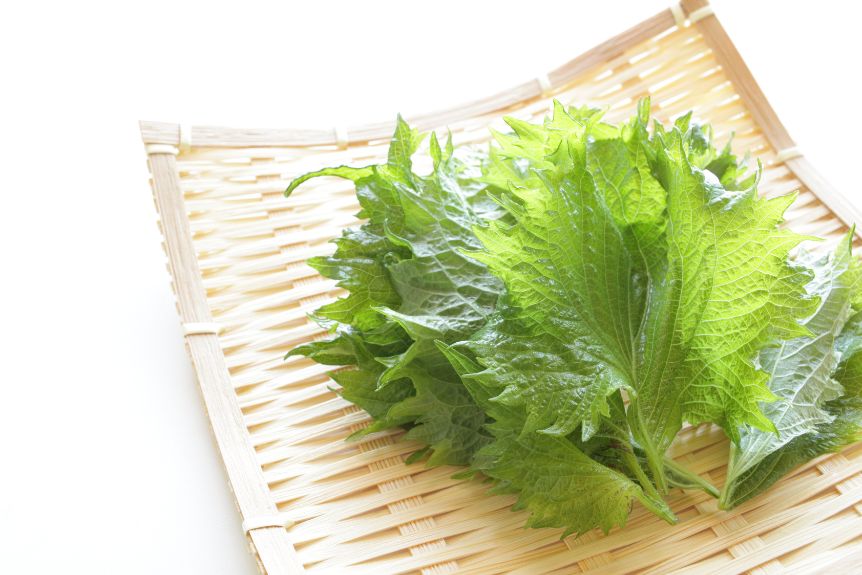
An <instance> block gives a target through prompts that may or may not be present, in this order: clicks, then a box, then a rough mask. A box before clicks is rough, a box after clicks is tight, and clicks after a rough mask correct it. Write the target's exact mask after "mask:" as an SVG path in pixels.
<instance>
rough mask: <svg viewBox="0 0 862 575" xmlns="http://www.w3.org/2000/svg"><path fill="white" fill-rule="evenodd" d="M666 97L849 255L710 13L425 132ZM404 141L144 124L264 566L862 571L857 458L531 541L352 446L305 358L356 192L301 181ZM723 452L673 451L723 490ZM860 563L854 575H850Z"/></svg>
mask: <svg viewBox="0 0 862 575" xmlns="http://www.w3.org/2000/svg"><path fill="white" fill-rule="evenodd" d="M647 94H649V95H651V96H652V102H653V106H654V110H653V112H654V114H655V115H656V116H657V117H658V118H660V119H662V120H667V119H669V118H671V117H673V116H675V115H677V114H680V113H682V112H684V111H686V110H688V109H693V110H694V111H695V115H696V117H698V118H701V119H704V120H708V121H710V122H712V123H713V124H714V126H715V127H716V129H717V135H718V137H719V139H725V138H727V137H728V136H729V134H730V132H735V134H736V139H735V143H734V145H735V146H736V147H737V149H739V150H746V149H750V150H752V151H753V152H754V153H755V154H756V155H757V156H758V157H760V158H761V159H762V160H763V162H764V164H765V171H764V178H763V183H762V187H761V189H762V191H763V193H765V194H767V195H772V194H783V193H787V192H790V191H792V190H795V189H799V190H801V194H800V196H799V199H798V201H797V203H796V204H795V205H794V207H793V208H791V211H790V212H789V214H788V217H789V219H790V220H791V224H792V225H793V226H794V227H795V229H797V230H798V231H800V232H805V233H808V232H810V233H814V234H818V235H821V236H825V237H827V238H829V239H830V240H832V241H836V240H837V238H838V237H840V235H841V234H843V233H844V232H845V231H846V229H847V225H848V224H849V223H850V222H851V221H857V222H862V214H860V212H859V211H858V210H855V209H854V208H853V206H852V205H851V204H850V203H848V202H847V201H846V200H844V199H843V198H842V197H841V196H840V195H837V194H836V193H835V192H834V191H833V190H831V189H830V188H829V187H828V186H827V184H826V183H825V182H824V180H823V179H822V178H821V177H820V176H818V175H817V173H816V172H815V171H814V169H813V168H812V167H811V165H810V164H809V163H808V161H807V160H806V159H805V158H804V157H803V156H801V155H800V154H799V153H798V151H797V149H796V148H795V144H794V142H793V140H792V139H791V138H790V136H789V135H788V133H787V131H786V130H785V129H784V127H783V126H782V124H781V122H780V121H779V120H778V117H777V116H776V115H775V112H774V111H773V110H772V108H771V107H770V106H769V104H768V103H767V101H766V99H765V98H764V96H763V94H762V93H761V91H760V89H759V88H758V87H757V84H756V83H755V81H754V79H753V78H752V76H751V74H750V72H749V71H748V69H747V68H746V66H745V64H744V63H743V61H742V59H741V58H740V56H739V54H738V53H737V51H736V49H735V48H734V47H733V45H732V43H731V42H730V39H729V38H728V36H727V34H726V33H725V31H724V30H723V28H722V27H721V24H720V23H719V21H718V20H717V19H716V18H715V16H714V15H713V14H712V10H711V8H710V7H709V6H707V5H706V4H705V3H704V2H702V1H701V0H685V1H684V2H683V3H682V5H681V6H674V7H673V8H671V9H668V10H665V11H663V12H661V13H659V14H656V15H655V16H653V17H652V18H650V19H648V20H646V21H644V22H642V23H641V24H639V25H638V26H635V27H634V28H631V29H629V30H626V31H625V32H623V33H622V34H620V35H618V36H616V37H614V38H612V39H610V40H608V41H607V42H605V43H604V44H601V45H599V46H597V47H596V48H594V49H593V50H591V51H589V52H587V53H585V54H583V55H581V56H579V57H577V58H575V59H574V60H572V61H570V62H568V63H566V64H564V65H563V66H561V67H559V68H557V69H556V70H553V71H551V72H550V73H549V74H547V76H543V77H541V78H539V79H536V80H530V81H528V82H525V83H523V84H520V85H518V86H515V87H514V88H512V89H511V90H509V91H507V92H504V93H500V94H496V95H494V96H491V97H489V98H486V99H483V100H479V101H475V102H471V103H469V104H466V105H464V106H460V107H458V108H455V109H451V110H446V111H442V112H438V113H434V114H429V115H425V116H420V117H414V118H410V121H411V123H412V124H413V125H414V126H416V127H419V128H420V129H422V130H431V129H444V128H446V127H448V128H450V129H451V130H452V132H453V135H454V137H455V139H456V141H460V142H465V141H470V142H479V141H482V139H483V138H485V137H486V134H487V131H486V127H487V125H488V124H493V123H498V122H499V121H500V117H501V116H502V115H503V114H510V115H514V116H516V117H520V118H528V119H530V118H538V117H541V116H542V115H544V113H545V112H546V111H547V110H548V106H549V102H550V98H551V97H555V98H558V99H559V100H561V101H562V102H564V103H599V104H604V105H610V110H609V112H608V116H609V117H610V118H611V119H612V120H620V119H621V118H622V117H623V116H627V115H628V114H629V113H630V112H631V110H632V109H633V107H634V103H635V102H636V100H637V99H638V98H639V97H641V96H644V95H647ZM391 130H392V125H391V124H388V123H387V124H374V125H366V126H359V127H350V128H349V129H348V130H342V129H337V130H239V129H226V128H213V127H198V126H195V127H193V128H190V129H189V128H187V127H185V126H178V125H175V124H164V123H154V122H143V123H142V124H141V131H142V133H143V139H144V142H145V144H146V148H147V152H148V156H149V165H150V170H151V173H152V186H153V190H154V193H155V198H156V204H157V207H158V210H159V212H160V214H161V228H162V232H163V234H164V238H165V249H166V251H167V254H168V259H169V262H170V271H171V274H172V276H173V285H174V289H175V291H176V295H177V300H178V308H179V314H180V317H181V319H182V322H183V324H184V326H185V330H186V333H187V336H188V337H187V338H186V342H187V345H188V349H189V352H190V355H191V358H192V361H193V363H194V366H195V369H196V372H197V377H198V381H199V383H200V387H201V390H202V392H203V397H204V401H205V404H206V409H207V410H208V412H209V416H210V419H211V421H212V427H213V430H214V433H215V438H216V441H217V443H218V447H219V450H220V451H221V455H222V458H223V459H224V463H225V466H226V468H227V472H228V477H229V480H230V484H231V486H232V489H233V491H234V494H235V496H236V501H237V504H238V507H239V510H240V512H241V514H242V518H243V527H244V529H245V531H246V533H247V534H248V537H249V540H250V542H251V546H252V549H253V550H254V552H255V553H256V554H257V556H258V558H259V564H260V567H261V570H262V571H263V572H265V573H269V574H270V575H276V574H283V573H289V574H293V575H296V574H300V573H309V574H333V575H335V574H369V575H390V574H403V573H409V574H416V573H421V574H423V575H431V574H443V573H463V574H476V575H478V574H495V573H519V574H546V573H547V574H557V575H561V574H564V573H565V574H569V573H594V574H598V573H602V574H622V573H643V574H646V573H651V574H665V573H672V572H679V573H687V574H700V573H703V574H719V573H727V574H730V573H762V574H768V573H783V574H789V573H817V572H821V571H822V570H828V571H831V572H832V573H849V572H862V516H860V514H862V445H856V446H852V447H850V448H848V449H846V450H845V451H843V452H842V453H839V454H835V455H831V456H827V457H823V458H821V459H819V460H816V461H814V462H811V463H810V464H808V465H807V466H805V467H803V468H801V469H798V470H796V471H795V472H794V473H793V474H792V476H790V477H788V478H786V479H785V480H784V481H782V482H780V483H779V484H777V485H776V486H775V487H774V488H773V489H771V490H770V491H769V492H768V493H767V494H765V495H764V496H761V497H759V498H757V499H755V500H752V501H749V502H747V503H746V504H744V505H742V506H741V507H739V508H738V509H735V510H734V511H732V512H723V511H719V510H717V508H716V503H715V500H713V499H710V498H708V497H707V496H705V495H704V494H702V493H696V492H685V493H683V492H679V491H676V492H675V493H674V494H673V495H672V497H671V499H670V504H671V505H672V507H673V509H674V511H675V512H676V514H677V515H678V516H679V517H680V519H681V521H680V523H679V524H678V525H676V526H669V525H666V524H664V523H662V522H661V521H660V520H658V519H656V518H655V517H653V516H652V515H648V514H647V513H646V512H645V511H644V510H643V509H641V508H638V507H636V508H635V509H634V510H633V513H632V516H631V518H630V520H629V524H628V525H627V526H626V527H625V529H621V530H620V529H618V530H614V531H612V532H611V533H610V534H609V535H607V536H604V535H602V534H601V533H597V532H595V533H589V534H587V535H585V536H582V537H580V538H574V537H569V538H567V539H565V540H560V532H559V531H557V530H553V529H541V530H524V529H522V528H521V525H523V523H524V516H523V514H522V513H520V512H512V511H510V510H509V506H510V505H511V504H512V502H513V501H512V499H511V498H508V497H503V496H493V497H492V496H488V495H486V494H485V493H484V492H485V490H486V487H485V486H483V485H481V484H480V483H478V482H476V481H456V480H453V479H452V478H451V474H452V472H453V469H451V468H437V469H426V468H425V467H423V465H422V464H414V465H410V466H408V465H405V464H404V458H405V456H406V455H407V454H408V453H410V452H411V450H412V449H414V447H415V446H413V445H410V444H408V443H405V442H403V441H397V439H398V435H399V434H398V433H397V432H393V433H384V434H378V435H377V436H372V437H369V438H367V439H365V440H363V441H361V442H359V443H345V442H344V438H345V437H346V436H347V435H348V434H349V433H351V432H352V431H354V430H356V429H358V428H360V427H362V426H363V425H366V423H367V418H366V416H365V415H364V414H363V413H361V412H359V411H358V410H357V409H356V408H354V407H352V406H351V405H349V404H347V403H346V402H345V401H343V400H341V399H340V398H339V397H338V396H337V395H336V394H334V393H333V392H332V391H330V390H329V386H330V385H332V384H331V381H330V380H329V379H328V377H327V375H326V371H327V369H328V368H326V367H323V366H319V365H316V364H314V363H313V362H311V361H310V360H307V359H305V358H301V357H294V358H291V359H289V360H288V361H284V359H283V357H284V355H285V353H286V352H287V351H288V350H289V349H291V348H292V347H293V346H295V345H296V344H298V343H301V342H304V341H307V340H310V339H314V338H319V337H322V335H323V334H322V333H321V330H320V329H319V328H318V327H317V326H316V325H315V324H313V323H312V322H310V321H309V320H308V319H306V313H308V312H309V311H312V310H313V309H315V308H316V307H317V306H319V305H320V304H321V303H324V302H327V301H331V300H332V299H333V298H336V297H338V296H339V291H338V290H337V289H335V287H334V285H333V282H331V281H329V280H324V279H323V278H321V277H320V276H318V275H317V274H316V272H314V271H313V270H312V269H311V268H309V267H307V266H306V265H305V263H304V262H305V260H306V259H307V258H309V257H310V256H314V255H319V254H324V253H328V252H330V251H331V249H332V246H331V245H330V244H328V243H327V242H328V240H330V239H332V238H333V237H335V236H337V235H338V234H339V233H340V231H341V230H342V229H343V228H344V227H345V226H349V225H352V224H354V223H355V219H354V218H353V214H354V213H355V212H356V211H357V205H356V201H355V198H354V196H353V192H352V186H351V184H350V183H349V182H344V181H340V180H334V179H322V180H315V181H313V182H311V183H309V184H307V185H305V186H303V187H302V188H300V190H299V191H298V192H297V193H295V194H294V195H293V196H292V197H291V198H290V200H289V201H288V200H286V199H285V198H284V197H283V196H282V191H283V190H284V188H285V186H286V185H287V183H288V181H289V180H290V179H291V178H292V177H294V176H295V175H298V174H300V173H303V172H306V171H309V170H312V169H315V168H317V167H320V166H327V165H337V164H341V163H357V164H367V163H372V162H377V161H379V160H380V158H382V157H384V156H385V152H386V148H387V145H388V137H389V135H390V133H391ZM726 452H727V443H726V440H725V439H723V436H722V434H721V432H720V431H718V430H717V429H715V428H712V427H709V426H701V427H698V428H688V429H686V430H685V431H684V432H683V433H682V435H681V437H680V440H679V441H678V442H677V444H676V445H675V447H674V455H675V456H676V457H678V458H679V459H680V460H681V461H683V462H684V463H685V465H686V466H687V467H689V468H691V469H693V470H694V471H696V472H699V473H702V474H704V475H706V476H708V477H709V478H710V479H711V480H712V481H714V482H716V483H718V484H721V482H722V481H723V479H724V477H723V476H724V461H725V458H726ZM854 566H856V567H855V568H854Z"/></svg>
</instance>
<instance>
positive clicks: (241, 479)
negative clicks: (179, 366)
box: [149, 154, 303, 575]
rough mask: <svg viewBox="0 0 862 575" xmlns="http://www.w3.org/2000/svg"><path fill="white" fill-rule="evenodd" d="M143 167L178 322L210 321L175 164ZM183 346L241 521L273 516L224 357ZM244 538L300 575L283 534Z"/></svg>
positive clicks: (169, 159) (267, 560)
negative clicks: (146, 170) (147, 172)
mask: <svg viewBox="0 0 862 575" xmlns="http://www.w3.org/2000/svg"><path fill="white" fill-rule="evenodd" d="M149 162H150V170H151V172H152V187H153V192H154V195H155V198H156V205H157V207H158V210H159V214H160V215H161V228H162V233H163V234H164V237H165V248H166V251H167V255H168V264H169V266H170V268H171V276H172V277H173V278H174V291H175V292H176V295H177V308H178V310H179V314H180V319H181V320H182V321H183V322H184V323H191V322H203V323H209V322H212V316H211V315H210V312H209V309H208V308H207V304H206V296H205V294H204V290H203V285H202V282H201V276H200V270H199V268H198V264H197V259H196V257H195V252H194V246H193V244H192V238H191V231H190V230H189V225H188V221H187V220H186V219H185V213H186V212H185V208H184V206H183V197H182V192H181V190H180V183H179V178H178V175H177V165H176V159H175V157H174V156H173V155H171V154H150V156H149ZM186 344H187V346H188V349H189V354H190V355H191V358H192V361H193V363H194V367H195V372H196V373H197V376H198V383H199V385H200V389H201V393H202V395H203V398H204V403H205V405H206V409H207V412H208V413H209V415H210V421H211V423H212V428H213V434H214V436H215V439H216V443H217V444H218V447H219V451H220V452H221V455H222V461H223V462H224V465H225V469H226V471H227V475H228V480H229V482H230V486H231V490H232V491H233V493H234V496H235V497H236V501H237V506H238V507H239V511H240V513H241V514H242V517H243V519H248V518H251V517H258V516H261V515H272V514H273V513H275V512H277V508H276V506H275V505H274V504H273V501H272V499H271V497H270V494H269V490H268V489H267V486H266V482H265V481H264V480H263V475H262V473H261V471H260V467H259V466H258V465H257V463H256V462H255V461H254V450H253V449H252V447H251V444H250V441H249V437H248V432H247V430H246V427H245V425H244V424H243V422H242V415H241V413H240V410H239V406H238V405H237V402H236V396H235V395H234V393H233V386H232V385H231V382H230V377H229V376H228V373H227V368H226V367H225V361H224V356H223V355H222V353H221V349H220V348H219V345H218V336H217V335H199V336H194V337H191V338H189V339H187V341H186ZM250 537H251V541H252V543H253V544H254V547H255V549H256V550H257V554H258V555H259V556H260V559H261V561H262V562H263V563H264V564H265V565H266V566H267V571H268V572H269V573H270V574H272V575H275V574H282V573H283V574H286V575H287V574H298V573H302V572H303V568H302V564H301V563H300V561H299V559H298V557H297V556H296V552H295V550H294V548H293V546H292V545H291V544H290V541H288V538H287V532H286V531H285V530H284V529H281V528H269V529H259V530H256V531H253V532H252V533H251V534H250Z"/></svg>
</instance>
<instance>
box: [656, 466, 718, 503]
mask: <svg viewBox="0 0 862 575" xmlns="http://www.w3.org/2000/svg"><path fill="white" fill-rule="evenodd" d="M664 465H665V468H667V469H668V470H670V472H671V481H670V482H671V483H672V484H674V483H675V484H676V485H675V487H680V488H682V489H691V488H698V489H702V490H703V491H705V492H707V493H708V494H710V495H712V496H713V497H718V496H719V491H718V488H717V487H716V486H715V485H713V484H712V483H710V482H709V481H707V480H706V479H704V478H703V477H701V476H700V475H698V474H697V473H694V472H692V471H689V470H688V469H686V468H685V467H683V466H682V465H680V464H679V463H677V462H676V461H674V460H672V459H671V458H669V457H667V458H665V460H664ZM674 478H680V479H682V480H683V481H674Z"/></svg>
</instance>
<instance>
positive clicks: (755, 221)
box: [286, 100, 862, 533]
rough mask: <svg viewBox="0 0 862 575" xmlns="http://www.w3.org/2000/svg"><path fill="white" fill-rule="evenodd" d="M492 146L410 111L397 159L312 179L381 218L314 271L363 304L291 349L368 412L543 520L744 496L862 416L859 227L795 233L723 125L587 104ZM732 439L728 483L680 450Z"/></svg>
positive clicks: (850, 434)
mask: <svg viewBox="0 0 862 575" xmlns="http://www.w3.org/2000/svg"><path fill="white" fill-rule="evenodd" d="M506 121H507V124H508V125H509V127H510V128H511V131H509V132H507V133H498V132H494V134H493V135H494V138H495V140H496V143H495V144H493V145H491V146H490V147H489V148H487V149H476V148H472V147H458V148H455V147H454V146H453V144H452V140H451V137H450V138H449V139H448V141H447V142H446V143H445V144H442V145H441V143H440V142H439V141H438V140H437V138H436V136H435V135H434V134H432V135H431V140H430V146H429V147H430V155H431V160H432V162H433V169H432V170H431V172H430V174H428V175H419V174H417V173H415V171H414V168H413V164H412V157H413V156H414V154H415V153H416V152H417V150H418V147H419V145H420V143H421V141H422V138H421V137H420V135H419V134H418V133H417V132H416V131H415V130H412V129H411V128H410V127H409V126H408V125H407V124H406V123H405V122H404V121H403V120H402V119H401V118H399V119H398V122H397V126H396V130H395V134H394V136H393V138H392V141H391V144H390V148H389V156H388V159H387V162H386V163H385V164H380V165H373V166H367V167H360V168H356V167H348V166H339V167H333V168H326V169H323V170H320V171H318V172H314V173H310V174H306V175H304V176H301V177H299V178H297V179H296V180H295V181H293V182H292V183H291V184H290V187H289V188H288V190H287V192H286V193H287V194H288V195H289V194H290V192H292V191H293V190H294V189H295V188H296V187H297V186H299V185H301V184H302V183H303V182H305V181H306V180H308V179H310V178H314V177H319V176H336V177H341V178H347V179H349V180H351V181H353V182H354V184H355V187H356V194H357V197H358V199H359V203H360V206H361V211H360V213H359V214H358V216H359V217H360V218H362V219H363V220H365V223H363V224H362V225H361V226H360V227H358V228H354V229H349V230H347V231H345V232H344V234H343V235H342V236H341V237H340V238H338V239H337V240H335V243H336V250H335V252H334V253H333V255H331V256H328V257H322V258H315V259H313V260H311V261H309V264H310V265H312V266H313V267H314V268H315V269H317V270H318V271H319V272H320V273H321V274H322V275H324V276H325V277H328V278H331V279H334V280H337V282H338V285H339V286H341V287H342V288H344V289H345V290H347V292H348V295H347V296H346V297H344V298H342V299H339V300H337V301H335V302H333V303H330V304H328V305H325V306H323V307H321V308H320V309H318V310H317V312H316V313H315V316H314V317H315V319H316V320H317V321H318V322H320V323H321V325H323V326H325V327H326V328H327V329H329V330H330V331H331V333H332V337H331V338H329V339H328V340H325V341H318V342H313V343H309V344H305V345H302V346H300V347H298V348H296V349H295V350H293V351H292V352H291V354H301V355H305V356H308V357H310V358H312V359H314V360H315V361H317V362H320V363H323V364H329V365H337V366H349V367H347V368H346V369H341V370H338V371H335V372H334V373H333V374H332V377H333V379H334V380H335V381H336V382H337V383H338V384H339V385H340V388H341V389H340V393H341V394H342V395H343V397H344V398H346V399H347V400H349V401H351V402H353V403H355V404H356V405H358V406H359V407H361V408H362V409H364V410H365V411H367V412H368V413H369V414H370V415H371V416H372V417H373V419H374V421H373V423H372V424H371V425H370V426H369V427H368V428H366V429H364V430H362V431H361V432H359V435H364V434H368V433H373V432H375V431H380V430H383V429H387V428H391V427H396V426H401V427H404V428H406V429H407V433H406V437H407V438H409V439H413V440H416V441H418V442H420V443H421V444H422V445H423V446H424V447H423V448H422V449H420V450H419V451H417V452H416V453H414V454H413V455H412V456H411V458H410V460H419V459H425V460H426V461H427V464H428V465H441V464H450V465H460V466H465V467H466V470H465V472H464V475H467V476H468V475H472V474H474V473H480V474H482V475H484V476H485V477H487V478H490V479H491V480H492V481H493V482H494V484H495V486H494V490H496V491H498V492H507V493H514V494H516V495H517V496H518V504H517V507H521V508H526V509H527V510H529V511H530V518H529V520H528V525H529V526H533V527H560V528H563V529H564V530H565V532H566V533H583V532H585V531H587V530H590V529H593V528H595V527H600V528H602V529H603V530H605V531H607V530H608V529H610V528H612V527H614V526H617V525H622V524H624V523H625V520H626V518H627V516H628V514H629V511H630V508H631V505H632V503H633V501H634V500H637V501H639V502H640V503H641V504H643V505H644V506H645V507H646V508H648V509H649V510H651V511H652V512H654V513H655V514H656V515H658V516H660V517H662V518H664V519H666V520H667V521H669V522H673V521H674V520H675V518H674V515H673V512H672V511H671V509H670V508H669V507H668V506H667V504H666V503H665V501H664V499H663V495H664V494H665V493H666V492H667V491H668V489H670V488H672V487H682V488H686V489H692V488H694V489H703V490H705V491H707V492H708V493H710V494H712V495H715V496H717V497H720V502H721V504H722V505H723V506H725V507H731V506H733V505H736V504H738V503H740V502H741V501H743V500H745V499H747V498H749V497H752V496H754V495H756V494H758V493H760V492H761V491H763V490H764V489H766V488H767V487H768V486H769V485H771V484H772V483H773V482H775V481H776V480H777V479H778V478H780V477H781V476H782V475H784V474H785V473H786V472H787V471H789V470H790V469H792V468H793V467H794V466H796V465H798V464H800V463H802V462H804V461H807V460H809V459H811V458H813V457H815V456H817V455H819V454H822V453H825V452H828V451H833V450H835V449H838V448H840V447H842V446H843V445H846V444H847V443H849V442H852V441H855V440H856V439H857V437H858V436H859V435H860V429H862V351H860V350H862V314H860V313H859V312H858V310H860V309H862V295H860V290H859V281H860V266H859V264H858V262H857V261H856V260H855V259H854V258H853V257H852V256H851V253H850V243H851V237H852V234H851V235H848V237H847V238H846V239H845V240H844V241H842V242H841V243H840V245H839V246H838V247H837V249H836V250H835V252H834V253H832V254H829V255H827V256H823V257H821V256H814V255H811V254H809V253H807V252H805V251H802V249H801V248H799V247H798V245H799V244H800V242H802V241H803V240H810V239H814V238H810V237H807V236H801V235H798V234H796V233H794V232H792V231H789V230H787V229H785V228H782V227H780V224H781V223H782V221H783V214H784V212H785V210H786V209H787V208H788V206H789V205H790V204H791V203H792V202H793V199H794V197H793V196H782V197H776V198H771V199H764V198H760V197H759V196H758V195H757V184H758V179H759V167H758V169H756V170H755V171H754V173H751V174H749V173H747V170H746V166H745V162H744V161H740V160H738V159H737V158H736V157H735V156H734V155H733V154H732V153H731V150H730V147H729V146H726V147H724V148H723V149H717V148H716V147H715V146H714V145H713V142H712V132H711V130H710V128H709V127H708V126H700V125H697V124H695V123H693V122H692V121H691V115H690V114H689V115H686V116H683V117H682V118H680V119H678V120H677V121H676V122H675V123H674V124H673V125H672V126H669V127H665V126H663V125H662V124H660V123H657V122H656V123H654V124H653V125H652V126H650V124H649V102H648V101H646V100H644V101H642V102H641V103H640V104H639V106H638V110H637V113H636V115H635V116H634V117H633V118H632V119H631V120H630V121H629V122H627V123H625V124H622V125H619V126H617V125H611V124H609V123H606V122H604V121H603V120H602V114H601V113H600V112H599V111H597V110H595V109H591V108H565V107H563V106H562V105H561V104H559V103H556V102H555V105H554V111H553V114H552V116H551V117H550V118H547V119H546V120H545V121H544V123H543V124H541V125H533V124H529V123H527V122H523V121H520V120H516V119H511V118H509V119H507V120H506ZM684 421H688V422H690V423H692V424H698V423H705V422H710V423H714V424H717V425H719V426H721V427H722V428H723V429H724V431H725V432H726V433H727V435H728V437H729V438H730V439H731V442H732V443H731V445H732V447H731V453H730V461H729V470H728V480H727V482H726V485H725V487H724V489H723V490H722V491H721V492H720V493H719V491H718V490H717V489H716V488H715V487H713V486H712V485H710V484H709V483H708V482H707V481H705V480H703V479H702V478H700V477H699V476H697V475H696V474H694V473H691V472H690V471H688V470H686V469H683V468H682V467H680V466H679V465H678V464H676V463H674V462H673V461H672V460H671V459H669V458H668V457H667V455H666V453H667V451H668V448H669V447H670V445H671V443H672V441H673V440H674V438H675V437H676V435H677V433H678V432H679V431H680V429H681V428H682V425H683V422H684Z"/></svg>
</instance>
